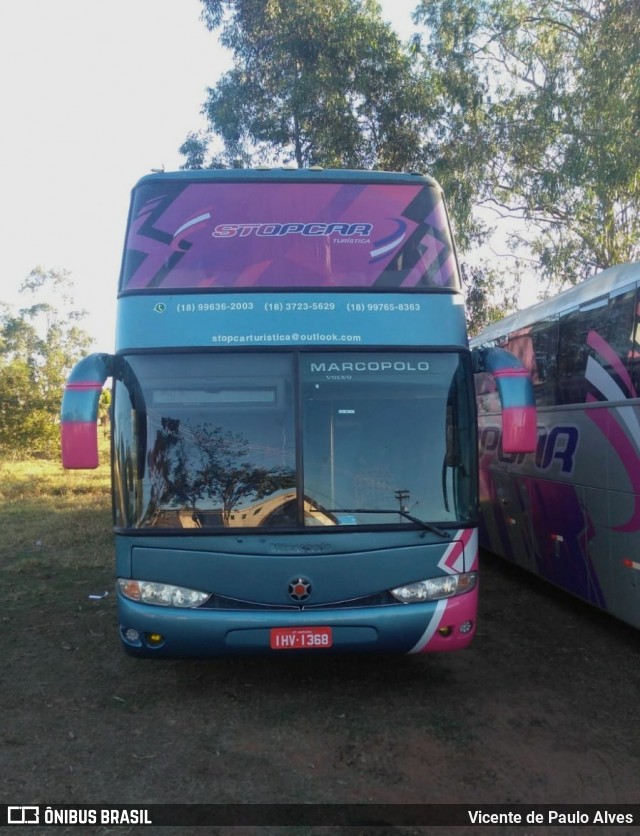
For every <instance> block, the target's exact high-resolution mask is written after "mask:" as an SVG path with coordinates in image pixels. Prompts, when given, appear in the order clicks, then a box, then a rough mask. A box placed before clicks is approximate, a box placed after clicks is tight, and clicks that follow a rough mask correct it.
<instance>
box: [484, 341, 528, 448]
mask: <svg viewBox="0 0 640 836" xmlns="http://www.w3.org/2000/svg"><path fill="white" fill-rule="evenodd" d="M473 361H474V371H477V372H489V374H491V375H493V377H494V378H495V381H496V384H497V386H498V394H499V395H500V403H501V404H502V449H503V450H504V452H505V453H533V452H534V451H535V449H536V446H537V444H538V417H537V411H536V407H535V400H534V396H533V384H532V382H531V376H530V375H529V372H528V371H527V370H526V369H525V367H524V366H523V364H522V363H521V362H520V360H518V358H517V357H514V355H513V354H511V353H510V352H509V351H506V350H505V349H504V348H481V349H475V350H474V352H473Z"/></svg>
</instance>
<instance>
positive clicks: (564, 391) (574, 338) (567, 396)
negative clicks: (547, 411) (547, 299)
mask: <svg viewBox="0 0 640 836" xmlns="http://www.w3.org/2000/svg"><path fill="white" fill-rule="evenodd" d="M579 317H580V313H579V311H578V309H577V308H575V309H574V310H572V311H569V312H568V313H566V314H564V315H563V316H561V317H560V322H559V340H558V342H559V345H558V392H557V398H558V399H557V403H559V404H570V403H584V398H585V395H586V385H585V379H584V372H585V368H586V362H587V361H586V352H585V348H586V346H585V343H584V342H583V341H582V339H581V334H580V319H579Z"/></svg>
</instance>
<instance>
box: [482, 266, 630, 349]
mask: <svg viewBox="0 0 640 836" xmlns="http://www.w3.org/2000/svg"><path fill="white" fill-rule="evenodd" d="M638 280H640V262H638V261H637V262H633V263H631V264H619V265H617V266H615V267H610V268H609V269H607V270H602V271H601V272H600V273H596V274H595V275H593V276H591V277H590V278H588V279H585V281H583V282H580V284H577V285H575V286H574V287H570V288H569V289H568V290H564V291H563V292H562V293H559V294H558V295H557V296H553V297H552V298H551V299H545V300H544V301H542V302H537V303H536V304H535V305H530V306H529V307H528V308H525V309H524V310H521V311H517V312H516V313H513V314H510V315H509V316H507V317H505V318H504V319H501V320H500V321H499V322H495V323H493V324H492V325H489V326H487V327H486V328H485V329H484V330H483V331H481V333H480V334H478V335H477V336H476V337H474V338H473V340H472V341H471V342H472V344H474V345H479V344H482V343H486V342H490V341H492V340H496V339H498V338H499V337H501V336H503V335H504V334H509V333H512V332H513V331H518V330H519V329H520V328H525V327H526V326H528V325H532V324H533V323H535V322H540V321H542V320H545V319H549V318H550V317H553V316H557V315H559V314H561V313H563V312H564V311H568V310H571V309H572V308H577V307H579V306H580V305H583V304H585V303H586V302H590V301H592V300H593V299H597V298H598V297H599V296H605V295H606V294H608V293H611V292H612V291H616V290H619V289H622V288H624V287H626V286H627V285H630V284H633V283H634V282H636V281H638Z"/></svg>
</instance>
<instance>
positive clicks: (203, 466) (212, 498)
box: [147, 418, 295, 526]
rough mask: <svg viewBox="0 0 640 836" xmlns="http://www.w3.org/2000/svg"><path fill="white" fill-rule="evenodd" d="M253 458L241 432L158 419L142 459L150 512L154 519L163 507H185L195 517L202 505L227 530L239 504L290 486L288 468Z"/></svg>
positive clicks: (292, 476) (291, 479) (292, 480)
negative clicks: (215, 512)
mask: <svg viewBox="0 0 640 836" xmlns="http://www.w3.org/2000/svg"><path fill="white" fill-rule="evenodd" d="M254 455H255V448H252V446H251V444H250V443H249V441H248V440H247V439H246V438H245V437H244V436H243V435H242V434H241V433H234V432H232V431H231V430H225V429H224V428H223V427H219V426H214V425H212V424H210V423H203V424H196V425H190V424H185V423H183V424H182V426H181V422H180V420H179V419H174V418H162V419H161V429H159V430H158V431H157V433H156V439H155V442H154V445H153V448H152V449H151V451H150V452H149V455H148V459H147V463H148V466H149V479H150V483H151V502H150V506H151V508H152V509H153V510H154V512H155V513H156V514H157V513H158V512H159V511H161V510H162V509H163V508H165V509H166V508H169V507H170V508H188V509H189V510H190V511H191V512H192V514H194V515H195V513H196V510H197V505H198V502H199V501H200V500H205V501H206V503H207V506H208V507H212V508H217V509H219V514H220V516H221V522H222V525H225V526H227V525H229V521H230V516H231V514H232V512H233V511H234V509H237V508H238V506H239V504H240V503H241V502H242V501H243V500H247V499H251V500H253V501H257V500H260V499H263V498H264V497H267V496H270V495H271V494H273V493H275V492H277V491H279V490H282V489H284V488H290V487H292V486H294V484H295V471H294V470H293V469H292V468H286V467H262V466H259V464H257V463H256V461H255V460H254V459H253V458H252V456H254Z"/></svg>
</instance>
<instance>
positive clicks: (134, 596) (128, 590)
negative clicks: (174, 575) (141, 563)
mask: <svg viewBox="0 0 640 836" xmlns="http://www.w3.org/2000/svg"><path fill="white" fill-rule="evenodd" d="M118 587H119V589H120V592H121V593H122V595H124V597H125V598H129V599H130V600H131V601H141V602H142V603H143V604H155V605H156V606H159V607H181V608H188V609H193V608H195V607H199V606H200V605H201V604H204V602H205V601H206V600H207V598H209V593H208V592H201V591H200V590H198V589H188V588H187V587H184V586H173V584H168V583H156V582H155V581H135V580H130V579H128V578H118Z"/></svg>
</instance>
